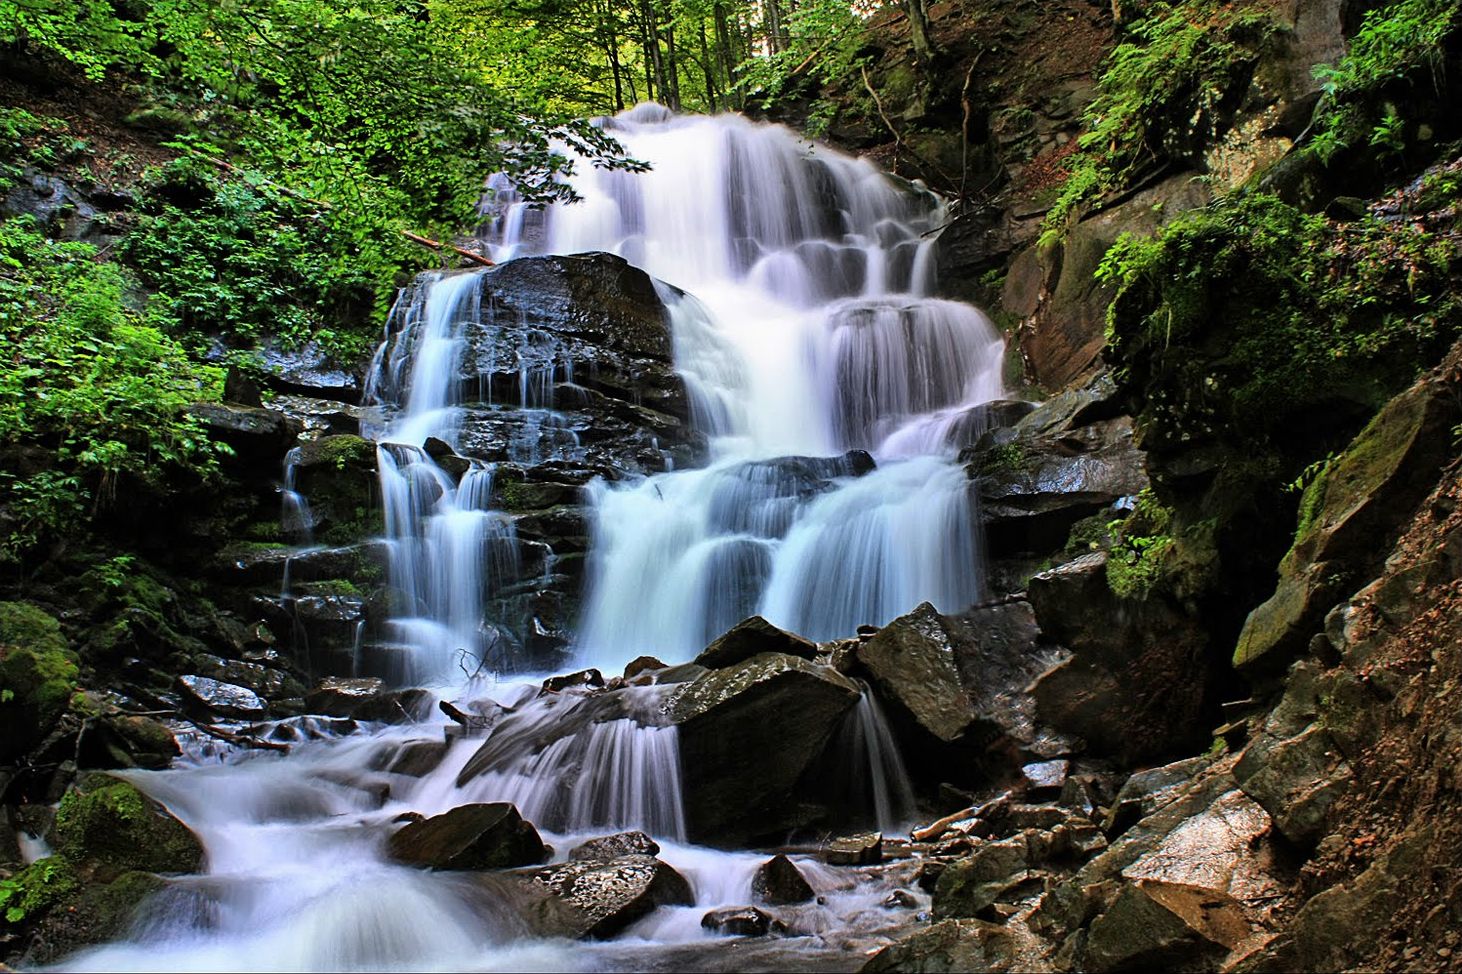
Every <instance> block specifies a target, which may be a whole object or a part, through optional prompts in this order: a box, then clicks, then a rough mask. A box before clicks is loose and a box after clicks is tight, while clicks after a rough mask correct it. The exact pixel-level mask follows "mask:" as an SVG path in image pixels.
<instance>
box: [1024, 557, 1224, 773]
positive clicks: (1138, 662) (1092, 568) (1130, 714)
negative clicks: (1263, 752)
mask: <svg viewBox="0 0 1462 974" xmlns="http://www.w3.org/2000/svg"><path fill="white" fill-rule="evenodd" d="M1106 562H1107V555H1106V554H1105V553H1103V552H1096V553H1093V554H1088V555H1083V556H1081V557H1079V558H1077V559H1075V560H1074V561H1071V562H1068V563H1067V564H1065V565H1061V566H1060V567H1058V568H1053V569H1051V570H1050V571H1046V572H1041V573H1040V574H1038V575H1035V576H1033V577H1032V578H1031V579H1030V582H1029V584H1028V588H1027V592H1028V595H1029V598H1030V604H1031V607H1032V608H1033V609H1034V611H1035V617H1036V620H1037V621H1038V622H1039V623H1040V627H1041V632H1042V633H1043V634H1044V635H1045V636H1046V637H1047V638H1049V639H1051V640H1054V641H1055V642H1057V643H1059V644H1060V645H1061V646H1064V647H1065V648H1067V649H1069V650H1071V653H1072V656H1071V658H1070V659H1068V660H1065V661H1064V662H1062V663H1060V664H1058V665H1057V666H1055V667H1053V668H1052V669H1050V670H1049V671H1047V672H1046V673H1044V674H1042V675H1041V677H1040V679H1039V680H1037V681H1036V682H1035V684H1034V686H1033V687H1032V693H1033V694H1034V695H1035V700H1036V710H1037V713H1038V714H1039V716H1040V718H1041V720H1042V721H1044V722H1045V723H1048V724H1050V725H1051V726H1052V727H1054V728H1056V729H1057V730H1060V731H1064V732H1066V733H1069V734H1075V735H1078V736H1079V737H1081V738H1083V739H1085V740H1086V742H1087V743H1088V744H1089V745H1090V746H1091V747H1092V748H1093V749H1094V750H1096V751H1098V752H1100V753H1102V754H1107V755H1112V756H1116V757H1120V758H1122V759H1124V760H1127V761H1131V762H1140V761H1144V760H1150V759H1152V758H1154V757H1159V756H1163V755H1167V754H1171V753H1173V752H1174V751H1175V750H1178V749H1179V748H1181V747H1182V746H1183V745H1184V744H1185V743H1187V742H1191V743H1195V744H1196V743H1199V742H1200V741H1206V740H1207V739H1208V733H1207V732H1208V730H1209V727H1210V726H1211V725H1209V724H1208V723H1207V722H1205V720H1204V713H1205V708H1206V707H1207V706H1208V704H1209V703H1210V701H1209V700H1208V699H1207V694H1208V692H1209V687H1210V684H1211V680H1210V673H1209V670H1210V663H1209V661H1208V659H1207V657H1206V655H1205V649H1206V646H1207V635H1206V633H1204V631H1203V630H1202V629H1200V628H1199V627H1198V625H1197V623H1196V622H1195V621H1194V620H1193V619H1192V617H1190V616H1187V615H1185V614H1183V613H1182V612H1180V611H1178V610H1177V609H1175V608H1173V607H1172V606H1170V605H1168V604H1167V603H1166V602H1165V601H1163V600H1161V599H1159V598H1149V599H1145V600H1137V599H1124V598H1121V597H1119V596H1117V595H1115V594H1114V593H1113V592H1112V590H1111V587H1110V586H1109V585H1108V583H1107V565H1106ZM1190 753H1191V752H1190Z"/></svg>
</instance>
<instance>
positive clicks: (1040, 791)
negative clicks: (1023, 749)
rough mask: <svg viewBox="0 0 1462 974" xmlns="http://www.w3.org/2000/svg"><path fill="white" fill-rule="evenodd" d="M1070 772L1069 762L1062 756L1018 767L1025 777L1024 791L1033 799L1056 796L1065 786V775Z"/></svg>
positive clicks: (1058, 795)
mask: <svg viewBox="0 0 1462 974" xmlns="http://www.w3.org/2000/svg"><path fill="white" fill-rule="evenodd" d="M1070 772H1071V762H1070V761H1067V760H1065V759H1064V758H1057V759H1056V760H1054V761H1037V762H1036V763H1034V764H1027V765H1025V766H1024V767H1022V768H1021V769H1020V774H1021V777H1022V778H1024V779H1025V793H1026V795H1027V796H1028V797H1030V798H1034V799H1045V798H1057V797H1060V795H1061V792H1062V791H1063V790H1064V789H1065V787H1066V776H1067V775H1068V774H1069V773H1070Z"/></svg>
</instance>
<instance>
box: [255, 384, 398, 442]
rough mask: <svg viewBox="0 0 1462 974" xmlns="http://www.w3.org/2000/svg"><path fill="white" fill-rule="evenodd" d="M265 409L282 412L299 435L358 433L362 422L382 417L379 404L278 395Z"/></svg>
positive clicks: (381, 420) (374, 422)
mask: <svg viewBox="0 0 1462 974" xmlns="http://www.w3.org/2000/svg"><path fill="white" fill-rule="evenodd" d="M269 408H270V409H273V410H275V411H276V412H279V413H282V414H283V416H284V419H285V422H286V423H291V424H294V425H297V426H298V427H299V428H300V429H301V430H302V431H303V432H302V434H301V436H303V437H309V438H313V437H320V436H339V435H342V434H351V435H358V434H359V433H360V431H361V426H362V425H363V424H367V423H369V424H371V425H375V426H380V425H383V424H384V423H385V416H384V414H383V413H382V411H381V408H380V407H379V406H369V407H368V406H353V405H350V404H349V403H345V402H340V401H337V400H335V399H321V398H317V397H315V396H300V395H290V394H278V395H276V396H275V397H274V398H273V399H271V400H270V402H269Z"/></svg>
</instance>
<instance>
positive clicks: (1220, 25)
mask: <svg viewBox="0 0 1462 974" xmlns="http://www.w3.org/2000/svg"><path fill="white" fill-rule="evenodd" d="M1273 30H1274V22H1273V21H1272V20H1271V19H1270V17H1269V16H1268V15H1267V14H1265V13H1254V12H1245V11H1242V10H1236V9H1234V8H1232V7H1227V6H1224V5H1221V4H1218V3H1216V2H1214V0H1195V2H1188V3H1159V4H1155V5H1154V6H1153V7H1152V9H1151V10H1150V11H1149V12H1148V13H1147V15H1146V17H1145V18H1144V19H1143V20H1141V21H1139V22H1138V23H1136V24H1135V25H1133V27H1132V29H1131V35H1130V39H1128V40H1126V41H1124V42H1123V43H1121V44H1119V45H1117V47H1116V49H1114V50H1113V51H1112V53H1111V56H1110V57H1109V58H1108V59H1107V62H1106V65H1105V67H1104V70H1103V72H1102V75H1101V77H1100V78H1099V79H1098V82H1097V96H1096V98H1095V99H1094V100H1093V101H1092V103H1091V105H1090V107H1088V108H1087V110H1086V113H1085V116H1084V118H1083V121H1084V123H1085V126H1086V132H1085V134H1083V135H1082V136H1081V137H1080V138H1079V140H1078V143H1077V144H1078V151H1077V152H1076V153H1075V154H1073V155H1072V156H1071V158H1070V160H1069V162H1068V166H1069V175H1068V176H1067V179H1066V181H1065V184H1064V185H1063V186H1062V189H1061V194H1060V196H1059V197H1057V199H1056V202H1055V204H1053V205H1052V207H1051V209H1050V210H1049V211H1048V212H1047V214H1046V219H1045V222H1044V223H1043V225H1042V228H1043V229H1042V238H1041V239H1042V242H1043V243H1048V244H1049V243H1052V242H1055V241H1057V240H1059V239H1060V238H1061V237H1062V236H1063V235H1064V234H1065V232H1066V228H1067V224H1068V223H1069V221H1070V219H1071V217H1072V216H1073V214H1074V213H1075V211H1076V209H1077V207H1079V206H1081V205H1082V204H1083V203H1086V202H1088V201H1090V200H1091V199H1093V198H1094V197H1096V196H1098V195H1099V194H1101V193H1105V192H1108V191H1110V190H1113V189H1116V188H1118V187H1120V186H1122V185H1123V183H1124V182H1125V181H1126V179H1127V178H1128V177H1129V176H1130V175H1131V174H1132V173H1133V172H1134V171H1136V170H1140V169H1142V168H1144V167H1146V166H1151V165H1155V164H1158V163H1161V162H1164V161H1166V160H1168V159H1170V158H1173V157H1174V156H1181V155H1182V154H1183V153H1184V152H1188V151H1192V150H1193V149H1194V148H1196V147H1198V145H1199V144H1200V143H1201V142H1203V141H1205V140H1206V139H1208V138H1211V137H1212V136H1213V135H1215V134H1217V133H1218V131H1219V130H1220V128H1221V127H1222V126H1223V125H1224V124H1226V120H1225V114H1226V111H1225V105H1226V104H1227V103H1228V102H1229V101H1230V100H1231V99H1232V98H1233V97H1234V95H1235V93H1236V92H1238V91H1240V90H1241V87H1242V86H1246V85H1247V84H1248V79H1249V75H1250V73H1251V71H1252V70H1253V66H1254V64H1255V62H1256V61H1257V59H1258V55H1259V49H1260V47H1261V45H1262V44H1263V42H1264V41H1265V39H1266V38H1267V37H1268V36H1269V35H1270V33H1271V32H1272V31H1273Z"/></svg>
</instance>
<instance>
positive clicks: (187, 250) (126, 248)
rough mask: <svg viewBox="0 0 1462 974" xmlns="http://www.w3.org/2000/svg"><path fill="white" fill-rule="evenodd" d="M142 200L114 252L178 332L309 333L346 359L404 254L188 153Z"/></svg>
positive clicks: (370, 331)
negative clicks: (361, 241)
mask: <svg viewBox="0 0 1462 974" xmlns="http://www.w3.org/2000/svg"><path fill="white" fill-rule="evenodd" d="M141 202H142V209H143V213H144V215H143V217H142V219H141V220H140V221H139V222H138V225H137V227H136V229H134V230H133V231H132V232H131V233H129V234H128V235H127V237H126V238H124V240H123V241H122V245H121V253H122V256H123V257H124V259H126V260H127V261H128V262H129V263H131V264H132V265H133V266H134V267H136V269H137V272H138V275H139V277H140V278H141V280H142V281H143V283H145V284H146V285H147V286H148V287H149V288H152V289H153V290H155V291H156V292H158V295H159V300H160V301H162V302H164V303H165V304H166V306H167V308H168V311H169V313H170V314H171V315H172V316H174V317H175V318H176V319H177V320H178V322H179V324H180V326H181V327H182V329H183V330H184V331H185V332H186V333H188V334H190V335H192V336H195V337H205V338H213V337H215V336H217V337H222V338H223V339H224V340H225V341H227V342H229V343H230V344H233V345H235V346H249V345H252V344H253V343H255V342H258V341H261V340H263V339H265V338H267V337H269V336H273V337H275V338H276V339H278V340H279V341H281V342H282V343H283V344H285V345H286V346H299V345H302V344H304V343H305V342H307V341H310V340H314V341H316V342H317V343H319V344H320V345H321V346H322V347H323V348H325V349H326V350H327V352H330V353H333V354H334V355H336V356H337V357H339V358H341V359H344V360H346V361H350V360H353V359H357V358H359V357H361V356H362V355H363V354H364V353H365V352H366V350H367V349H368V347H369V344H370V343H371V342H372V341H373V340H374V339H375V338H376V337H377V336H376V335H375V334H374V332H375V329H374V327H372V324H373V322H372V320H371V319H372V315H371V312H372V311H373V310H374V309H375V308H376V307H378V306H379V305H380V304H381V303H382V302H383V301H384V300H385V298H386V293H387V291H388V290H389V289H390V286H391V284H392V278H393V275H394V272H395V271H396V270H397V269H398V267H399V265H400V257H399V255H396V254H395V253H394V251H393V250H392V249H390V248H382V247H379V246H360V245H358V243H357V241H356V240H355V238H354V237H353V236H352V235H351V233H350V232H349V229H348V228H347V229H345V230H341V229H340V228H339V227H338V226H337V223H336V221H335V219H334V214H333V213H332V212H331V211H329V210H327V209H324V208H322V207H320V206H318V205H315V204H312V203H309V202H306V201H302V200H300V199H298V198H297V197H294V196H291V195H288V194H286V193H283V192H281V191H280V190H279V189H278V188H277V187H274V186H272V185H270V184H268V183H263V182H259V181H257V180H256V181H255V182H253V183H250V182H246V181H241V180H232V179H223V178H221V177H220V176H219V175H218V173H217V170H216V168H215V167H214V166H212V165H210V164H209V163H207V162H206V161H204V160H203V159H202V158H200V157H199V156H195V155H190V156H184V157H182V158H180V159H177V160H176V161H174V162H172V163H171V164H169V165H167V166H165V167H163V168H162V169H160V170H158V171H156V172H154V173H152V174H150V177H149V179H148V182H147V184H146V189H145V192H144V194H143V197H142V201H141ZM392 243H393V244H394V241H392ZM407 256H409V257H415V256H416V255H415V254H410V255H407ZM246 354H247V353H245V355H246ZM239 359H240V356H238V355H235V356H233V358H232V359H231V362H230V364H239Z"/></svg>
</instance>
